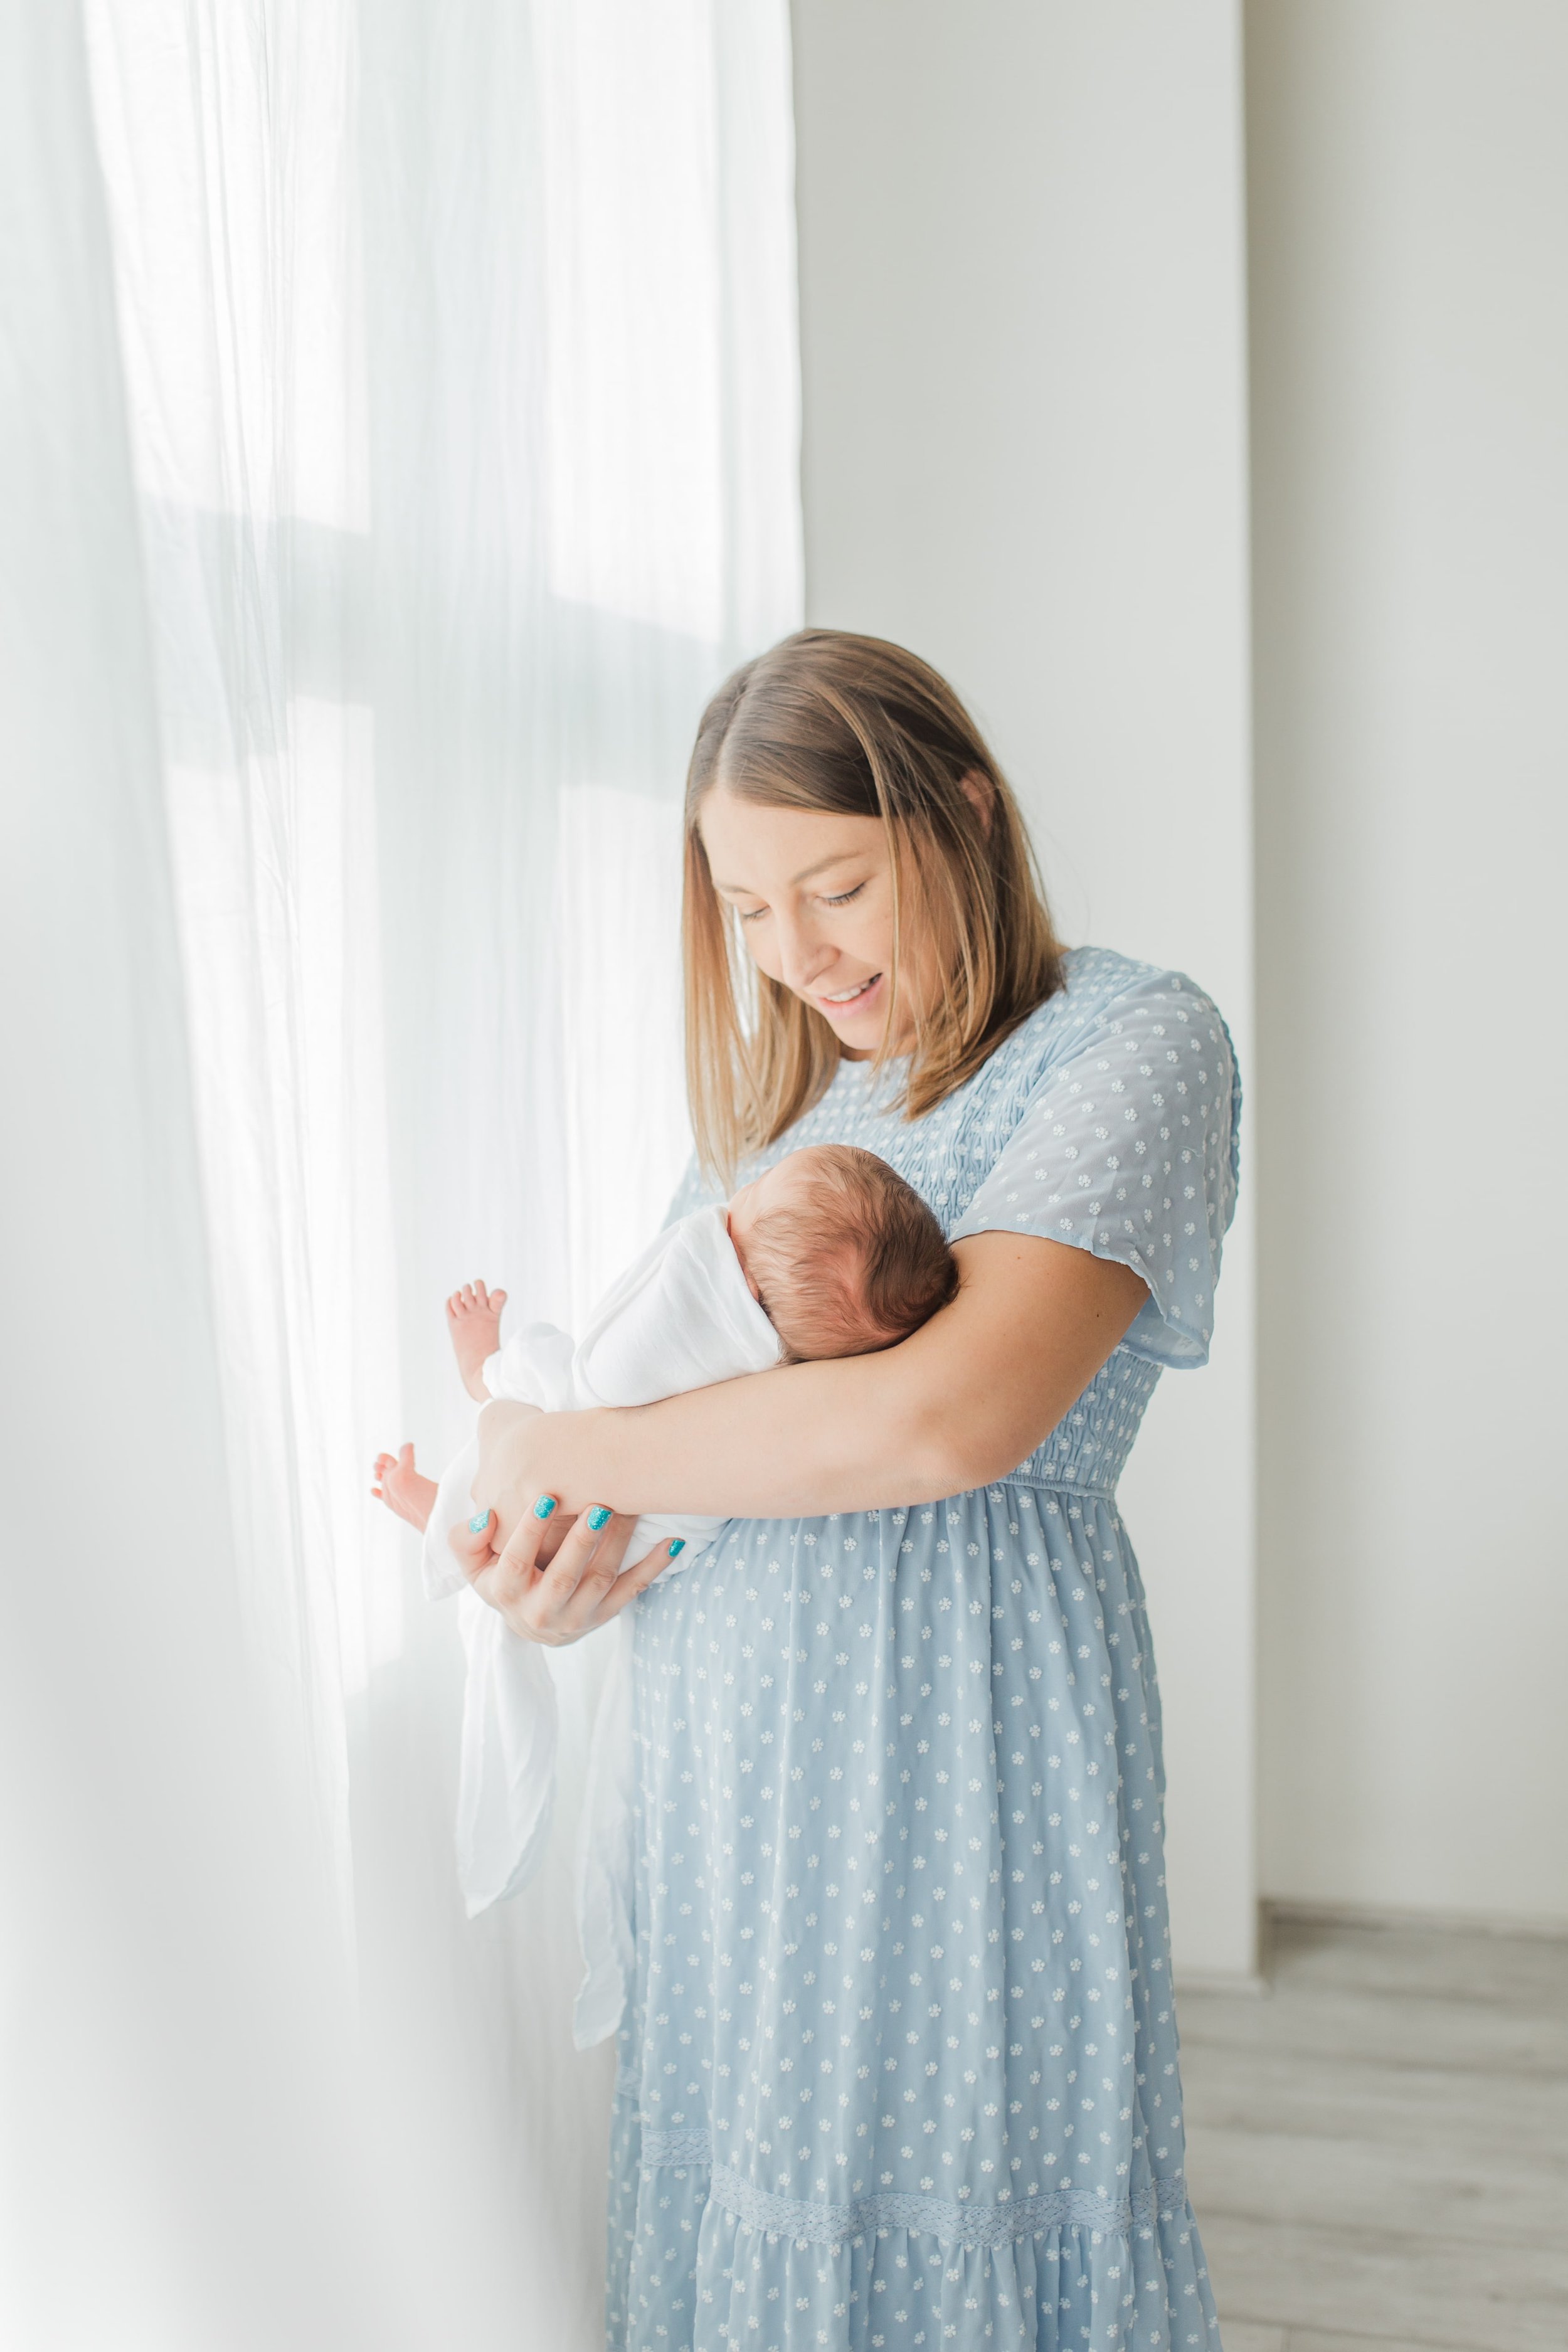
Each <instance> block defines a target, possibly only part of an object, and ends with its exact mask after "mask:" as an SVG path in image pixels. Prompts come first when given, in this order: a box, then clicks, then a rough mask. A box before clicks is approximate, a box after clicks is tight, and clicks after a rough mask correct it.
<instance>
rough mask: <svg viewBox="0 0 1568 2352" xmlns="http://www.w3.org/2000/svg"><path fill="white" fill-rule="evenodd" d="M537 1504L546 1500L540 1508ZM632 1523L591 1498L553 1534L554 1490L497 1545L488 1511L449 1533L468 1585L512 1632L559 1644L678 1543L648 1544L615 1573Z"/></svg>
mask: <svg viewBox="0 0 1568 2352" xmlns="http://www.w3.org/2000/svg"><path fill="white" fill-rule="evenodd" d="M543 1505H548V1506H549V1508H548V1509H547V1510H545V1511H544V1512H543V1514H542V1516H541V1506H543ZM636 1524H637V1522H636V1520H635V1519H632V1518H627V1517H624V1516H621V1515H618V1514H616V1513H615V1512H613V1511H608V1510H605V1508H604V1507H603V1506H602V1505H598V1504H595V1506H594V1507H593V1508H592V1509H590V1510H586V1511H583V1512H580V1513H579V1514H578V1516H577V1517H575V1518H574V1520H572V1522H571V1523H570V1525H569V1526H568V1527H567V1528H566V1531H565V1534H564V1535H563V1536H558V1534H557V1527H558V1517H557V1505H556V1502H555V1498H554V1497H553V1496H550V1495H542V1496H540V1497H539V1500H538V1503H537V1504H536V1505H535V1506H534V1507H533V1508H532V1509H531V1510H529V1511H526V1512H525V1513H524V1514H523V1516H522V1517H521V1519H519V1521H518V1523H517V1525H516V1527H515V1528H513V1530H512V1533H511V1535H510V1537H509V1538H507V1540H506V1542H505V1544H504V1545H503V1546H502V1547H501V1549H500V1550H499V1551H498V1550H497V1549H496V1548H495V1547H496V1543H497V1540H498V1537H499V1529H498V1528H497V1524H496V1515H495V1513H494V1512H493V1511H491V1512H489V1513H488V1514H487V1516H486V1517H485V1519H484V1521H483V1523H482V1526H481V1527H479V1528H474V1527H473V1526H472V1525H469V1526H466V1527H465V1526H459V1527H457V1528H454V1529H453V1530H452V1534H451V1537H450V1538H449V1540H450V1542H451V1546H452V1549H453V1552H454V1553H455V1554H456V1556H457V1560H458V1566H459V1568H460V1569H461V1570H462V1571H463V1574H464V1575H465V1576H466V1577H467V1578H468V1582H469V1583H470V1584H471V1585H472V1586H473V1589H474V1591H476V1592H477V1593H478V1594H479V1598H480V1600H481V1601H488V1602H489V1606H490V1607H491V1608H492V1609H494V1610H496V1611H497V1612H499V1613H500V1616H502V1617H503V1618H504V1619H505V1620H506V1622H507V1623H508V1624H509V1625H510V1628H511V1630H512V1632H513V1633H518V1634H521V1637H522V1639H523V1640H524V1641H526V1642H542V1643H546V1644H547V1646H549V1647H550V1648H552V1649H559V1648H561V1647H563V1645H564V1644H565V1643H568V1642H580V1641H581V1640H582V1638H583V1636H584V1633H594V1632H595V1630H596V1628H597V1627H599V1626H600V1625H605V1624H608V1622H609V1621H610V1619H611V1618H612V1617H615V1616H617V1615H618V1614H619V1613H620V1612H621V1611H622V1610H623V1609H624V1608H625V1607H626V1603H627V1601H633V1600H635V1599H636V1598H637V1594H638V1593H639V1592H643V1591H647V1587H648V1586H649V1585H650V1584H651V1583H652V1582H653V1580H654V1578H655V1577H656V1576H658V1573H659V1571H660V1570H661V1569H666V1568H668V1566H669V1563H670V1560H671V1559H672V1558H673V1557H674V1555H675V1553H676V1552H678V1551H679V1550H680V1549H681V1544H680V1540H679V1538H672V1539H668V1540H667V1541H665V1542H664V1543H661V1544H655V1546H654V1548H653V1549H652V1551H650V1552H649V1553H648V1555H647V1559H639V1560H638V1562H637V1566H636V1567H635V1568H632V1569H628V1570H626V1573H625V1575H623V1574H622V1573H621V1561H622V1559H623V1558H624V1557H625V1554H626V1545H627V1542H628V1541H629V1539H630V1537H631V1532H632V1529H633V1528H634V1527H635V1526H636ZM547 1555H548V1558H547Z"/></svg>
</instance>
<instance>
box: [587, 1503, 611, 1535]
mask: <svg viewBox="0 0 1568 2352" xmlns="http://www.w3.org/2000/svg"><path fill="white" fill-rule="evenodd" d="M609 1517H610V1512H609V1507H608V1505H607V1504H605V1503H595V1506H594V1507H593V1509H592V1510H591V1511H590V1512H589V1514H588V1525H589V1526H590V1527H591V1528H593V1529H594V1531H595V1534H597V1532H598V1530H599V1529H600V1528H602V1527H605V1526H606V1525H607V1524H608V1522H609Z"/></svg>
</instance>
